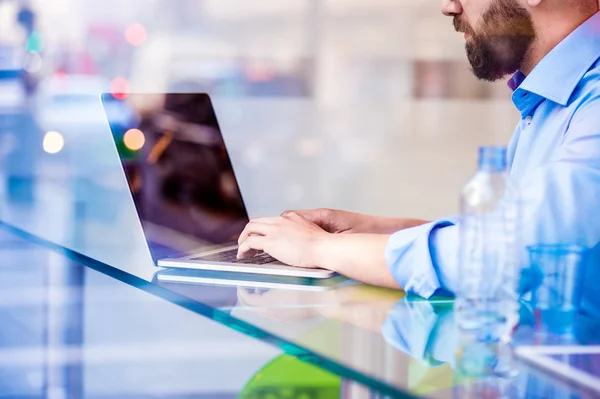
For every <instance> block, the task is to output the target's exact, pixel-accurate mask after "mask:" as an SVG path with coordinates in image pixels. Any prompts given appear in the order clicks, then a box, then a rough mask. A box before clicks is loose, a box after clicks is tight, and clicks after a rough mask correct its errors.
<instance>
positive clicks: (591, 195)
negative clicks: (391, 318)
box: [385, 99, 600, 309]
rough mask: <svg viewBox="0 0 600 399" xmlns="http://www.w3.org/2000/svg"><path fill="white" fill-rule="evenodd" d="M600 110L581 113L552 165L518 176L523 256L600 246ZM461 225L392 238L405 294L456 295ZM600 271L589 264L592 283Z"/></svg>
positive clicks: (444, 224)
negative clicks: (548, 248) (535, 248)
mask: <svg viewBox="0 0 600 399" xmlns="http://www.w3.org/2000/svg"><path fill="white" fill-rule="evenodd" d="M592 105H593V106H592ZM599 106H600V99H598V100H595V101H591V104H588V105H586V106H584V107H585V108H582V109H580V110H579V111H577V112H576V114H575V115H574V116H573V119H572V121H571V124H570V126H569V127H568V130H567V132H566V133H565V135H564V138H563V140H562V143H561V144H560V148H559V149H557V150H556V151H554V153H553V155H552V156H551V157H550V159H549V160H548V161H546V162H544V163H542V164H541V165H539V166H537V167H531V168H529V170H528V172H527V173H525V175H524V176H515V177H517V187H518V190H519V194H520V198H521V214H522V219H521V224H522V225H521V229H520V231H521V237H520V240H521V244H522V249H523V250H524V249H525V248H526V247H527V246H530V245H534V244H568V245H581V246H584V247H586V248H593V247H595V246H597V245H598V243H599V242H600V218H598V217H597V214H598V209H599V208H600V112H598V107H599ZM532 150H533V151H535V150H536V148H535V147H534V148H533V149H532ZM458 222H459V218H458V217H456V216H455V217H451V218H445V219H441V220H438V221H436V222H433V223H429V224H426V225H423V226H418V227H416V228H412V229H407V230H403V231H399V232H398V233H396V234H394V235H392V237H391V238H390V240H389V241H388V244H387V247H386V253H385V257H386V261H387V264H388V267H389V268H390V271H391V273H392V275H393V276H394V278H395V279H396V281H397V282H398V284H400V286H401V287H403V288H404V290H405V291H407V292H408V293H412V294H416V295H419V296H422V297H425V298H428V297H430V296H431V295H433V294H434V293H435V291H436V290H438V289H445V290H448V291H450V292H455V289H456V283H457V280H458V275H457V262H458V256H457V254H458V245H459V243H458ZM592 252H593V253H599V252H600V250H599V251H592ZM523 253H525V251H523ZM521 261H522V262H526V258H523V259H522V260H521ZM599 269H600V262H589V263H588V267H587V268H586V275H587V276H588V278H587V279H586V280H587V281H590V278H591V277H593V276H595V277H596V278H597V277H598V276H599V275H600V270H599ZM588 290H589V292H590V294H591V293H592V291H591V290H593V287H589V288H584V294H583V295H584V302H585V298H586V297H588V295H586V294H585V292H587V291H588ZM596 302H598V301H596ZM599 309H600V307H599Z"/></svg>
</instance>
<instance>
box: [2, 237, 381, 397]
mask: <svg viewBox="0 0 600 399" xmlns="http://www.w3.org/2000/svg"><path fill="white" fill-rule="evenodd" d="M0 302H1V305H0V323H1V325H2V328H0V338H1V339H0V397H2V398H49V399H54V398H64V399H71V398H73V399H81V398H90V399H91V398H94V399H99V398H103V399H109V398H149V397H152V398H181V399H183V398H207V399H208V398H210V399H233V398H240V399H254V398H264V397H283V398H285V397H308V398H316V399H329V398H338V397H339V398H353V397H354V398H358V397H360V396H356V395H355V396H352V395H350V394H349V393H348V392H351V391H354V392H357V391H358V392H364V393H365V394H367V395H371V396H372V395H376V393H375V392H373V391H372V390H370V389H369V388H368V387H364V386H362V385H360V384H357V383H356V382H353V381H350V380H347V379H342V378H340V377H339V376H336V375H335V374H332V373H329V372H327V371H324V370H322V369H320V368H318V367H316V366H313V365H310V364H308V363H306V362H303V361H301V360H299V359H297V358H295V357H293V356H289V355H285V354H282V353H281V351H280V350H278V349H277V348H274V347H272V346H269V345H266V344H264V343H262V342H260V341H257V340H255V339H251V338H248V337H246V336H244V335H242V334H240V333H237V332H235V331H231V330H230V329H227V328H225V327H223V326H222V325H220V324H218V323H215V322H213V321H211V320H209V319H207V318H202V317H197V315H195V314H194V313H192V312H189V311H187V310H185V309H182V308H180V307H178V306H175V305H173V304H172V303H169V302H167V301H164V300H162V299H160V298H156V297H155V296H152V295H149V294H148V293H145V292H143V291H140V290H137V289H135V288H133V287H131V286H129V285H126V284H123V283H121V282H119V281H116V280H114V279H112V278H110V277H108V276H105V275H103V274H101V273H98V272H96V271H94V270H92V269H89V268H86V267H85V266H82V265H79V264H77V263H76V262H73V261H72V260H70V259H69V258H67V257H63V256H61V255H58V254H56V253H53V252H51V251H48V250H47V249H45V248H43V247H40V246H37V245H35V244H31V243H29V242H27V241H25V240H23V239H21V238H19V237H16V236H14V235H12V234H8V233H6V232H5V231H3V230H0ZM290 395H291V396H290ZM363 397H364V396H363Z"/></svg>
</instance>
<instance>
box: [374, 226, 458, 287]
mask: <svg viewBox="0 0 600 399" xmlns="http://www.w3.org/2000/svg"><path fill="white" fill-rule="evenodd" d="M456 220H457V219H456V218H455V217H449V218H444V219H440V220H437V221H435V222H432V223H426V224H423V225H421V226H417V227H413V228H410V229H405V230H401V231H398V232H397V233H395V234H393V235H392V236H391V237H390V239H389V240H388V243H387V245H386V249H385V260H386V262H387V265H388V267H389V269H390V272H391V273H392V276H393V277H394V279H395V280H396V282H397V283H398V284H399V285H400V287H402V289H403V290H404V291H406V292H407V293H408V294H415V295H419V296H421V297H423V298H430V297H432V296H433V294H435V292H436V291H437V290H438V289H440V288H442V287H441V284H440V279H439V278H438V275H437V273H436V268H435V265H434V264H433V260H432V255H431V247H430V245H431V243H430V236H431V233H432V232H433V231H435V230H436V229H439V228H443V227H447V226H452V225H454V224H455V223H456Z"/></svg>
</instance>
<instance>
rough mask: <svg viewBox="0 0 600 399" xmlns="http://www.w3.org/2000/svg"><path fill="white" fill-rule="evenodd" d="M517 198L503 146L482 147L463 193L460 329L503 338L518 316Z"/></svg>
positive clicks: (482, 336)
mask: <svg viewBox="0 0 600 399" xmlns="http://www.w3.org/2000/svg"><path fill="white" fill-rule="evenodd" d="M518 222H519V199H518V195H517V193H516V190H515V189H514V187H512V186H511V185H510V184H509V178H508V173H507V166H506V149H505V148H503V147H482V148H481V149H480V150H479V168H478V170H477V172H476V173H475V175H474V176H473V177H472V178H471V180H469V182H468V183H467V184H466V185H465V187H464V188H463V190H462V193H461V222H460V227H459V230H460V248H459V259H458V272H459V274H458V287H457V292H456V305H455V315H456V320H457V325H458V327H459V329H460V330H461V332H463V333H464V332H467V333H472V334H474V335H476V336H477V337H478V338H479V339H495V338H496V339H506V338H507V337H510V334H511V331H512V328H513V326H514V325H516V323H517V321H518V301H517V299H518V296H517V278H518V275H519V273H518V272H519V269H520V267H519V263H520V262H519V258H520V254H519V240H518V227H519V226H518Z"/></svg>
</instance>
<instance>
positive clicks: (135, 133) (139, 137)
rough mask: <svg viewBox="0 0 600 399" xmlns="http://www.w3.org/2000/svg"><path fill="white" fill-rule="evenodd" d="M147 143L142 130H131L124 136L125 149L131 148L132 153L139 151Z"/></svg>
mask: <svg viewBox="0 0 600 399" xmlns="http://www.w3.org/2000/svg"><path fill="white" fill-rule="evenodd" d="M145 142H146V137H145V136H144V133H143V132H142V131H141V130H140V129H129V130H128V131H127V132H126V133H125V136H123V143H124V144H125V147H127V148H129V149H130V150H132V151H138V150H140V149H141V148H142V147H143V146H144V143H145Z"/></svg>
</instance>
